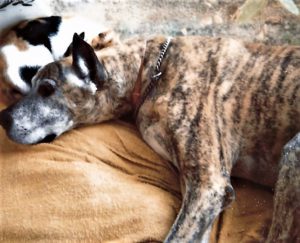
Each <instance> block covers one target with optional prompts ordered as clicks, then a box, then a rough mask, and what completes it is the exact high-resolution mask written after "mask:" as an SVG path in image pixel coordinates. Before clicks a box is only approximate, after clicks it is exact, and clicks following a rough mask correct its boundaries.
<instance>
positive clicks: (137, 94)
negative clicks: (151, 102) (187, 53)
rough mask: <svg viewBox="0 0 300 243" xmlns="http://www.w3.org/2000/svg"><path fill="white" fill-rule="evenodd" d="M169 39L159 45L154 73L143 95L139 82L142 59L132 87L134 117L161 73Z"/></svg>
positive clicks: (140, 79)
mask: <svg viewBox="0 0 300 243" xmlns="http://www.w3.org/2000/svg"><path fill="white" fill-rule="evenodd" d="M171 40H172V38H171V37H168V39H167V40H166V41H165V42H164V43H163V44H162V45H161V50H160V53H159V57H158V59H157V62H156V66H155V69H154V74H153V75H152V76H151V79H150V83H149V84H148V86H147V87H146V88H145V91H144V94H143V95H141V86H142V85H141V82H142V70H143V60H142V63H141V67H140V70H139V74H138V78H137V81H136V83H135V87H134V90H133V95H132V101H133V105H134V107H135V111H134V118H136V117H137V115H138V112H139V109H140V107H141V106H142V104H143V103H144V102H145V100H146V99H147V96H148V95H149V93H150V92H151V91H152V89H153V88H154V87H155V86H156V85H157V84H158V81H159V79H160V77H161V75H162V72H161V70H160V67H161V64H162V61H163V58H164V57H165V54H166V52H167V50H168V48H169V46H170V43H171Z"/></svg>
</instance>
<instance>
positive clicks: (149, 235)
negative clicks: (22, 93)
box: [0, 107, 272, 243]
mask: <svg viewBox="0 0 300 243" xmlns="http://www.w3.org/2000/svg"><path fill="white" fill-rule="evenodd" d="M0 108H1V107H0ZM177 178H178V175H177V172H176V170H175V169H174V168H173V166H172V165H170V163H168V162H166V161H164V160H162V159H161V158H159V157H158V155H156V154H155V153H154V152H153V151H152V150H151V149H150V148H149V147H148V146H147V145H146V144H145V143H144V142H143V141H142V140H141V138H140V136H139V134H138V132H137V131H136V130H135V129H134V128H133V127H131V126H129V125H126V124H124V123H120V122H112V123H107V124H102V125H94V126H89V127H85V128H81V129H76V130H73V131H71V132H68V133H66V134H64V135H63V136H61V137H60V138H59V139H57V140H55V141H54V142H53V143H51V144H40V145H35V146H26V145H18V144H15V143H13V142H11V141H10V140H9V139H8V138H7V137H6V135H5V133H4V131H3V129H2V128H0V242H157V241H162V240H163V239H164V237H165V236H166V234H167V232H168V230H169V228H170V227H171V225H172V222H173V221H174V219H175V217H176V213H177V211H178V209H179V207H180V189H179V188H180V187H179V183H178V179H177ZM233 186H234V188H235V190H236V193H237V200H236V202H235V203H233V205H232V206H231V207H230V208H229V209H227V210H226V211H225V213H223V214H222V215H221V216H220V217H219V219H218V220H217V222H216V223H215V225H214V229H213V232H212V235H211V242H212V243H213V242H221V243H231V242H232V243H235V242H236V243H241V242H264V239H265V237H266V234H267V232H268V227H269V225H270V220H271V214H272V193H271V192H270V191H268V190H267V189H265V188H262V187H259V186H257V185H254V184H252V183H249V182H246V181H242V180H234V181H233Z"/></svg>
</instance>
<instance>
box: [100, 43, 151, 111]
mask: <svg viewBox="0 0 300 243" xmlns="http://www.w3.org/2000/svg"><path fill="white" fill-rule="evenodd" d="M145 47H146V40H145V39H141V38H138V39H132V40H129V41H127V42H125V43H123V44H120V45H118V46H115V47H112V48H107V49H106V50H102V51H100V52H99V53H97V54H98V57H99V59H100V60H101V61H102V63H103V65H104V67H105V69H106V71H107V75H108V80H107V86H108V87H109V88H108V90H109V96H110V98H111V103H112V104H111V105H112V106H113V107H114V109H115V110H114V113H115V116H116V117H119V116H122V115H124V114H126V113H129V112H131V111H133V109H134V104H133V103H132V93H133V90H134V87H135V84H136V82H137V79H138V73H139V69H140V67H141V65H142V60H143V55H144V52H145Z"/></svg>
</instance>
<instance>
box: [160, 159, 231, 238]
mask: <svg viewBox="0 0 300 243" xmlns="http://www.w3.org/2000/svg"><path fill="white" fill-rule="evenodd" d="M195 169H196V170H195V171H193V169H192V170H191V171H189V172H188V171H186V172H187V173H184V175H183V177H182V179H183V185H184V186H185V188H184V193H183V195H184V198H183V204H182V207H181V210H180V212H179V214H178V216H177V219H176V221H175V223H174V225H173V227H172V228H171V231H170V232H169V235H168V236H167V238H166V240H165V242H172V243H173V242H178V243H179V242H180V243H183V242H201V243H207V242H208V241H209V233H210V229H211V226H212V224H213V221H214V220H215V218H216V217H217V216H218V215H219V213H220V212H221V211H222V210H223V209H224V208H225V207H226V206H227V205H228V204H229V203H230V202H231V201H232V200H233V199H234V191H233V188H232V186H231V184H230V177H229V176H228V175H224V174H223V173H222V172H221V170H220V168H217V167H216V166H215V165H214V164H213V163H206V164H205V166H202V167H201V165H199V168H195ZM198 169H199V170H198Z"/></svg>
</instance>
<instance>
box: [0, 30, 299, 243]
mask: <svg viewBox="0 0 300 243" xmlns="http://www.w3.org/2000/svg"><path fill="white" fill-rule="evenodd" d="M299 87H300V47H295V46H276V47H275V46H274V47H271V46H266V45H263V44H249V43H243V42H241V41H238V40H233V39H225V38H208V37H176V38H173V39H172V40H170V41H168V42H166V38H165V37H156V38H153V39H150V40H148V41H147V42H145V40H144V39H134V40H130V41H127V42H125V43H123V44H119V45H116V46H112V47H109V48H105V49H103V50H101V51H99V52H97V53H96V54H95V52H94V50H93V49H92V48H91V47H90V46H89V45H88V44H87V43H85V42H84V41H83V40H81V39H80V38H79V37H78V36H77V35H74V38H73V53H72V57H69V58H65V59H63V60H61V61H57V62H53V63H50V64H48V65H46V66H45V67H43V68H42V69H40V70H39V71H38V73H37V75H36V76H35V77H34V78H33V88H32V90H31V92H30V94H29V95H28V96H26V97H24V98H23V99H22V100H21V101H20V102H18V103H17V104H15V105H14V106H11V107H9V108H8V109H6V110H4V111H2V112H1V113H0V123H1V124H2V126H3V127H4V128H5V130H6V132H7V134H8V136H9V137H10V138H11V139H12V140H14V141H16V142H19V143H24V144H34V143H38V142H45V141H51V140H52V139H54V138H55V137H56V136H58V135H60V134H61V133H63V132H65V131H67V130H70V129H72V128H74V127H77V126H79V125H83V124H92V123H99V122H103V121H107V120H110V119H116V118H119V117H120V116H123V115H125V114H128V113H130V112H133V111H135V114H136V117H135V121H136V124H137V127H138V129H139V130H140V132H141V135H142V136H143V138H144V140H145V141H146V142H147V143H148V144H149V145H150V146H151V147H152V148H153V149H154V150H155V151H157V152H158V153H159V154H161V155H162V156H163V157H164V158H166V159H168V160H170V161H172V162H173V163H174V165H175V166H176V167H177V168H178V169H179V171H180V175H181V182H182V193H183V203H182V208H181V210H180V212H179V214H178V217H177V219H176V221H175V223H174V225H173V227H172V228H171V230H170V232H169V234H168V236H167V238H166V240H165V242H180V243H182V242H208V238H209V232H210V228H211V225H212V223H213V221H214V219H215V218H216V217H217V216H218V214H219V213H220V212H221V211H222V210H223V209H224V208H225V207H226V206H227V205H228V204H229V203H230V202H231V201H232V200H233V199H234V190H233V188H232V186H231V184H230V175H236V176H239V177H243V178H247V179H250V180H252V181H255V182H258V183H261V184H263V185H268V186H274V184H275V182H276V180H277V178H278V174H279V171H280V168H281V167H282V171H280V174H279V175H280V176H279V181H280V183H279V184H278V192H277V193H276V194H275V195H276V199H275V202H276V205H275V212H274V216H275V217H274V219H273V225H272V227H271V231H270V233H269V236H268V242H299V241H300V239H299V228H300V227H299V218H300V217H299V202H300V200H299V198H300V192H299V186H300V183H299V181H300V179H299V178H300V173H299V171H300V168H299V167H300V166H299V163H300V162H299V157H300V155H299V153H300V152H299V143H298V145H297V146H296V145H295V144H297V143H296V142H295V141H296V140H293V141H292V142H291V143H290V144H289V146H287V147H286V150H285V154H286V155H287V156H288V155H289V154H288V153H289V152H290V150H289V149H290V146H291V144H292V145H293V146H294V150H293V151H298V152H299V153H298V152H297V156H298V157H297V156H296V157H295V155H294V156H292V157H293V163H289V162H284V161H285V160H283V162H282V163H281V164H279V163H278V161H279V159H280V155H281V148H282V147H283V146H284V145H285V144H286V143H287V142H288V141H289V140H290V139H291V138H292V137H293V136H294V135H295V134H296V133H297V132H298V131H299V129H300V91H299ZM295 139H298V140H299V138H295ZM295 158H296V159H295ZM283 170H284V171H283ZM287 174H289V175H294V176H289V177H287V176H286V175H287ZM287 192H288V193H290V194H289V195H288V196H287V197H290V198H286V199H285V198H284V199H283V198H282V196H283V195H287ZM283 209H284V210H283Z"/></svg>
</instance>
